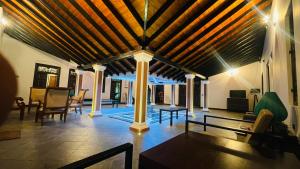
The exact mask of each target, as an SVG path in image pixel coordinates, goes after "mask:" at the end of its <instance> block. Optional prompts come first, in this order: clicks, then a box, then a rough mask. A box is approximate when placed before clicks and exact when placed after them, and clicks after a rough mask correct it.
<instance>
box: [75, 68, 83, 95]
mask: <svg viewBox="0 0 300 169" xmlns="http://www.w3.org/2000/svg"><path fill="white" fill-rule="evenodd" d="M75 72H76V86H75V95H78V93H79V91H80V89H82V79H83V71H82V70H75Z"/></svg>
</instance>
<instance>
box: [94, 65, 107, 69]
mask: <svg viewBox="0 0 300 169" xmlns="http://www.w3.org/2000/svg"><path fill="white" fill-rule="evenodd" d="M93 69H94V70H95V71H104V70H105V69H106V66H102V65H100V64H93Z"/></svg>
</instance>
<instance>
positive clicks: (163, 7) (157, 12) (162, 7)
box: [127, 0, 174, 29]
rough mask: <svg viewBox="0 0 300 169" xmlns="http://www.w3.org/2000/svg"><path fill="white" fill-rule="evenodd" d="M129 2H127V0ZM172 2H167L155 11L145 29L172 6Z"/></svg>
mask: <svg viewBox="0 0 300 169" xmlns="http://www.w3.org/2000/svg"><path fill="white" fill-rule="evenodd" d="M127 1H129V0H127ZM173 2H174V0H167V1H166V2H165V3H164V4H162V6H161V7H160V8H159V9H158V10H157V11H156V13H155V14H154V15H153V16H152V17H151V18H150V19H149V20H148V22H147V29H148V28H150V27H151V26H152V24H153V23H154V22H155V21H156V20H157V19H158V18H159V17H160V16H161V15H162V14H163V13H164V12H165V11H166V10H167V9H168V8H169V7H170V6H171V5H172V4H173Z"/></svg>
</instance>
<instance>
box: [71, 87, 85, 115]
mask: <svg viewBox="0 0 300 169" xmlns="http://www.w3.org/2000/svg"><path fill="white" fill-rule="evenodd" d="M87 91H88V89H80V90H79V92H78V95H77V96H74V97H72V99H71V101H70V105H69V108H74V109H75V112H76V113H77V108H79V112H80V114H82V106H83V101H84V97H85V94H86V92H87Z"/></svg>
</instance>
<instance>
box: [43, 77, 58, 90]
mask: <svg viewBox="0 0 300 169" xmlns="http://www.w3.org/2000/svg"><path fill="white" fill-rule="evenodd" d="M46 86H47V87H58V86H57V75H54V74H48V75H47V85H46Z"/></svg>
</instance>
